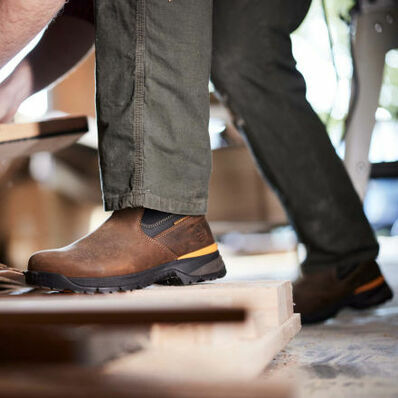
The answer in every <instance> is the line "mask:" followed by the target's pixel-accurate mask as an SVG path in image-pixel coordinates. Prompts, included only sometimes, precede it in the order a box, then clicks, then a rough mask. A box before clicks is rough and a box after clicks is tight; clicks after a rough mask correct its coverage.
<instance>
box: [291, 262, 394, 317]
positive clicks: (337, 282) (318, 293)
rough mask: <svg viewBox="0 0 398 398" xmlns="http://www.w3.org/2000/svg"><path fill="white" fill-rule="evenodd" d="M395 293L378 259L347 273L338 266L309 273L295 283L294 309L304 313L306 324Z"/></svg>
mask: <svg viewBox="0 0 398 398" xmlns="http://www.w3.org/2000/svg"><path fill="white" fill-rule="evenodd" d="M392 297H393V293H392V291H391V289H390V287H389V286H388V284H387V283H386V281H385V280H384V277H383V275H382V273H381V271H380V268H379V266H378V265H377V263H376V262H375V261H369V262H366V263H361V264H359V265H358V266H357V267H355V268H354V269H353V270H351V271H350V272H348V273H347V272H346V273H344V274H343V273H341V272H339V271H338V269H337V268H329V269H325V270H322V271H319V272H315V273H309V274H305V275H304V276H302V277H301V278H299V279H298V280H297V281H296V282H295V283H294V284H293V300H294V303H295V309H294V311H295V312H297V313H300V314H301V321H302V323H303V324H309V323H316V322H322V321H325V320H326V319H329V318H331V317H334V316H335V315H336V314H337V313H338V312H339V311H340V310H341V309H342V308H344V307H351V308H355V309H359V310H361V309H366V308H369V307H372V306H375V305H379V304H382V303H384V302H385V301H387V300H390V299H391V298H392Z"/></svg>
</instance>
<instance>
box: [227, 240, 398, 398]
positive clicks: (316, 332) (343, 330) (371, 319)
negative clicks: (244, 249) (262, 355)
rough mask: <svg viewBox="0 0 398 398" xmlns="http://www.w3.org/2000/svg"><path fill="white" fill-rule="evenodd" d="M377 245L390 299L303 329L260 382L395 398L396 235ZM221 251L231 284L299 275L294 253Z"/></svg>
mask: <svg viewBox="0 0 398 398" xmlns="http://www.w3.org/2000/svg"><path fill="white" fill-rule="evenodd" d="M380 243H381V253H380V256H379V261H380V264H381V267H382V269H383V272H384V275H385V277H386V279H387V280H388V282H389V284H390V285H391V286H392V288H393V290H394V291H395V294H396V296H395V297H394V299H393V300H392V301H390V302H388V303H387V304H385V305H384V306H381V307H379V308H374V309H371V310H366V311H361V312H358V311H351V310H343V311H342V312H341V313H340V314H339V315H338V316H337V318H335V319H333V320H330V321H328V322H326V323H324V324H321V325H316V326H306V327H304V328H303V330H302V331H301V332H300V333H299V335H298V336H297V337H296V338H295V339H293V341H292V342H291V343H290V344H289V345H288V346H287V348H286V349H285V350H284V351H282V352H281V353H280V354H279V355H278V356H277V358H275V359H274V361H273V362H272V364H271V365H270V366H269V367H268V368H267V369H266V370H265V372H264V375H263V378H265V379H279V378H282V379H283V380H287V379H288V380H292V381H293V382H295V383H297V386H298V389H299V391H300V396H303V397H308V396H316V397H350V398H352V397H361V398H364V397H365V398H366V397H372V398H374V397H377V398H380V397H398V237H395V238H380ZM221 251H222V252H223V256H224V259H225V262H226V264H227V267H228V271H229V275H228V276H227V278H228V279H230V280H235V279H240V280H242V279H249V280H252V279H258V278H261V279H265V278H268V279H294V278H295V276H296V275H297V255H296V254H295V253H287V254H269V255H253V256H237V255H234V254H231V253H228V251H227V250H226V249H224V250H223V248H221ZM248 267H250V269H248Z"/></svg>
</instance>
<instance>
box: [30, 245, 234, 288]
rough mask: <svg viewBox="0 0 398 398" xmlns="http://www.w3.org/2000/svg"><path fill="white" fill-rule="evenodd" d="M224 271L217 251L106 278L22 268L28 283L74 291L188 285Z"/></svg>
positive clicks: (216, 276)
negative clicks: (154, 285) (155, 285)
mask: <svg viewBox="0 0 398 398" xmlns="http://www.w3.org/2000/svg"><path fill="white" fill-rule="evenodd" d="M225 274H226V269H225V265H224V262H223V260H222V258H221V256H220V253H219V252H218V251H217V252H215V253H211V254H206V255H204V256H199V257H193V258H187V259H183V260H175V261H172V262H170V263H166V264H162V265H158V266H156V267H153V268H150V269H148V270H145V271H142V272H137V273H134V274H128V275H121V276H111V277H106V278H72V277H67V276H65V275H62V274H57V273H53V272H42V271H27V272H25V279H26V283H28V284H29V285H34V286H40V287H46V288H50V289H52V290H59V291H65V290H67V291H72V292H75V293H112V292H118V291H128V290H135V289H142V288H144V287H146V286H149V285H152V284H154V283H158V284H164V285H190V284H194V283H199V282H204V281H209V280H213V279H218V278H222V277H223V276H225Z"/></svg>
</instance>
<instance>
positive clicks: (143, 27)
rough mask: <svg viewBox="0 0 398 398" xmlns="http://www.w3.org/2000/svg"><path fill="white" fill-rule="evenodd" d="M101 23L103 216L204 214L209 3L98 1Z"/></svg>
mask: <svg viewBox="0 0 398 398" xmlns="http://www.w3.org/2000/svg"><path fill="white" fill-rule="evenodd" d="M95 16H96V31H97V33H96V85H97V93H96V95H97V119H98V130H99V131H98V133H99V153H100V167H101V180H102V189H103V199H104V204H105V208H106V210H118V209H122V208H125V207H138V206H143V207H148V208H153V209H156V210H161V211H166V212H171V213H181V214H192V215H196V214H203V213H205V212H206V206H207V189H208V179H209V174H210V168H211V154H210V142H209V136H208V119H209V92H208V82H209V74H210V56H211V28H212V26H211V25H212V0H200V1H198V0H172V1H168V0H112V1H109V0H96V5H95Z"/></svg>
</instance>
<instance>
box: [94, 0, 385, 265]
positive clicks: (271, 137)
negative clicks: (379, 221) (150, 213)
mask: <svg viewBox="0 0 398 398" xmlns="http://www.w3.org/2000/svg"><path fill="white" fill-rule="evenodd" d="M213 3H214V4H213ZM309 4H310V0H214V2H213V1H212V0H112V1H110V0H96V26H97V39H96V56H97V75H96V77H97V114H98V127H99V146H100V164H101V176H102V185H103V197H104V203H105V208H106V209H107V210H118V209H122V208H125V207H136V206H144V207H149V208H153V209H157V210H162V211H165V212H171V213H181V214H192V215H195V214H203V213H205V212H206V205H207V188H208V179H209V175H210V169H211V156H210V145H209V136H208V118H209V94H208V80H209V74H210V71H211V78H212V81H213V83H214V84H215V87H216V89H217V90H218V91H219V92H220V93H221V95H222V97H223V98H224V99H225V101H226V103H227V104H228V106H229V107H230V109H231V110H232V112H233V113H234V114H235V115H236V117H237V120H238V124H239V127H240V128H241V130H242V131H243V132H244V134H245V136H246V138H247V140H248V143H249V145H250V148H251V150H252V152H253V154H254V156H255V158H256V160H257V163H258V165H259V167H260V169H261V170H262V172H263V173H264V175H265V176H266V178H267V179H268V180H269V181H270V183H271V184H272V185H273V187H274V188H275V189H276V191H277V192H278V194H279V196H280V198H281V200H282V202H283V204H284V205H285V208H286V209H287V212H288V214H289V216H290V218H291V221H292V223H293V225H294V227H295V229H296V231H297V234H298V236H299V239H300V240H301V241H302V242H303V243H304V244H305V246H306V248H307V258H306V260H305V262H304V264H303V269H304V271H312V270H314V269H318V267H320V266H338V265H344V266H346V265H347V266H350V265H352V264H355V263H357V262H360V261H366V260H370V259H374V258H375V257H376V255H377V253H378V245H377V242H376V240H375V238H374V235H373V232H372V230H371V228H370V226H369V224H368V221H367V220H366V218H365V215H364V213H363V211H362V206H361V203H360V201H359V198H358V196H357V195H356V193H355V191H354V189H353V187H352V184H351V182H350V180H349V178H348V176H347V173H346V172H345V170H344V167H343V165H342V162H341V161H340V159H339V158H338V157H337V155H336V153H335V151H334V149H333V147H332V145H331V143H330V141H329V138H328V136H327V133H326V131H325V128H324V126H323V125H322V123H321V121H320V120H319V118H318V117H317V116H316V114H315V113H314V111H313V110H312V109H311V107H310V105H309V104H308V102H307V101H306V98H305V83H304V80H303V77H302V76H301V74H300V73H299V72H298V71H297V69H296V67H295V61H294V58H293V55H292V49H291V41H290V33H291V32H292V31H293V30H294V29H296V28H297V27H298V25H299V24H300V23H301V21H302V20H303V18H304V16H305V14H306V13H307V11H308V7H309Z"/></svg>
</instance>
